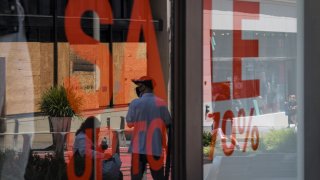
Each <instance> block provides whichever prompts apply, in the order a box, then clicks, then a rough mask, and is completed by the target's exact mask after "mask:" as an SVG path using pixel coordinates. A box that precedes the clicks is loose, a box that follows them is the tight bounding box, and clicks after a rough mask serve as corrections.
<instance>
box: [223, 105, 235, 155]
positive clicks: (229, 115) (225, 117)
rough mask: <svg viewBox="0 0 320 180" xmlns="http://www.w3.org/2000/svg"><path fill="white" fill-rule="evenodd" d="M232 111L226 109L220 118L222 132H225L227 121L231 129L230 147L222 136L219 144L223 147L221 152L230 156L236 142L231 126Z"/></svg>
mask: <svg viewBox="0 0 320 180" xmlns="http://www.w3.org/2000/svg"><path fill="white" fill-rule="evenodd" d="M233 118H234V115H233V112H232V111H231V110H228V111H226V112H225V113H224V115H223V119H222V132H223V134H227V133H226V131H227V121H230V122H231V126H230V127H231V129H232V133H231V145H230V147H229V146H227V140H226V138H222V139H221V144H222V148H223V152H224V154H225V155H226V156H230V155H232V153H233V151H234V146H235V144H236V142H235V139H236V135H235V132H234V128H233Z"/></svg>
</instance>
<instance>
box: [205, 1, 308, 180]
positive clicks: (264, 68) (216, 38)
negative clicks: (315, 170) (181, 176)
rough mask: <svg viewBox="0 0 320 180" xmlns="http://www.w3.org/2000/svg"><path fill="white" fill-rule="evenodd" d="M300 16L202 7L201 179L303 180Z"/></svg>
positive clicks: (292, 8) (286, 8) (247, 5)
mask: <svg viewBox="0 0 320 180" xmlns="http://www.w3.org/2000/svg"><path fill="white" fill-rule="evenodd" d="M297 10H298V8H297V3H296V1H227V0H206V1H204V7H203V20H204V23H203V119H204V120H203V169H204V171H203V172H204V179H223V180H225V179H277V178H279V179H282V178H283V179H297V178H298V175H297V172H298V169H297V167H298V166H297V163H298V162H297V159H298V156H300V155H299V154H298V153H297V149H298V142H297V137H298V136H299V133H298V132H300V131H299V125H300V122H301V120H299V119H298V114H299V112H301V111H302V109H303V107H301V105H300V104H299V102H298V101H297V96H298V92H297V83H298V81H297V62H298V61H301V59H298V58H297V52H298V51H299V49H297V34H298V32H297V27H298V26H297V17H298V15H297V14H298V13H297Z"/></svg>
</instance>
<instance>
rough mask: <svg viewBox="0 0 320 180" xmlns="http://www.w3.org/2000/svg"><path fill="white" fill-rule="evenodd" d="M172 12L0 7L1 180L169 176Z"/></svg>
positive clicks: (106, 6) (88, 2) (124, 6)
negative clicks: (137, 89) (168, 146)
mask: <svg viewBox="0 0 320 180" xmlns="http://www.w3.org/2000/svg"><path fill="white" fill-rule="evenodd" d="M168 3H169V2H167V1H152V2H150V1H142V0H108V1H100V0H96V1H94V0H82V1H78V0H0V115H1V116H0V179H33V178H35V179H46V178H48V177H50V178H52V179H77V178H79V177H82V178H83V179H101V178H103V179H122V178H121V177H122V176H123V179H131V177H136V176H141V177H140V178H142V177H144V178H148V179H151V178H154V179H163V176H164V175H168V174H167V173H166V174H165V173H164V171H165V169H166V172H170V166H169V165H166V166H164V165H165V164H166V162H167V160H166V159H167V157H168V156H167V154H168V152H169V149H167V148H166V147H167V144H168V135H167V134H168V131H169V128H168V127H169V126H170V125H171V117H170V114H171V113H170V112H169V107H168V105H167V104H169V103H170V99H169V98H168V97H169V91H168V89H169V88H168V87H169V82H170V81H169V78H170V76H169V72H170V65H169V59H170V57H169V52H170V51H169V48H170V42H169V37H170V23H169V22H168V21H170V19H171V18H170V17H169V15H170V13H169V8H170V5H169V4H168ZM133 80H135V81H133ZM137 87H138V88H139V91H140V93H138V92H137V91H136V88H137ZM136 145H137V148H136ZM167 164H168V163H167ZM13 168H14V169H15V171H12V169H13ZM151 172H152V173H151Z"/></svg>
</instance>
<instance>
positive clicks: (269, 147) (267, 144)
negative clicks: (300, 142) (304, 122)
mask: <svg viewBox="0 0 320 180" xmlns="http://www.w3.org/2000/svg"><path fill="white" fill-rule="evenodd" d="M261 140H262V141H261V143H260V147H259V149H260V150H263V151H272V152H283V153H291V152H296V150H297V146H296V145H297V134H296V133H295V131H294V129H291V128H290V129H280V130H274V129H273V130H270V132H268V133H266V134H264V135H263V137H262V139H261Z"/></svg>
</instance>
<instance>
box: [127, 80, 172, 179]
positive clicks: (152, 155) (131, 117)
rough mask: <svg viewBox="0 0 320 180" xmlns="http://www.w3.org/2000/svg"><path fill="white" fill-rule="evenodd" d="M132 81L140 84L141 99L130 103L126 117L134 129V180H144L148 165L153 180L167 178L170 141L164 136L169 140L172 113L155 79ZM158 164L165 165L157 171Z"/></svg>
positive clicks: (132, 171) (137, 91)
mask: <svg viewBox="0 0 320 180" xmlns="http://www.w3.org/2000/svg"><path fill="white" fill-rule="evenodd" d="M132 82H133V83H135V84H136V85H137V87H136V89H135V90H136V94H137V96H138V98H137V99H134V100H133V101H132V102H131V103H130V105H129V110H128V114H127V116H126V122H127V125H128V127H129V128H131V127H133V134H132V140H131V144H130V147H129V152H130V153H132V162H131V178H132V179H133V180H136V179H137V180H140V179H142V178H143V174H144V172H145V170H146V164H147V163H148V164H149V165H150V171H151V175H152V177H153V179H157V180H161V179H165V175H164V167H163V164H164V163H163V157H164V154H163V153H164V152H163V149H164V148H165V147H166V144H167V142H166V138H163V137H166V129H167V128H169V126H170V125H171V116H170V113H169V111H168V108H167V105H166V103H165V101H164V100H162V99H160V98H159V97H157V96H156V95H155V94H154V93H153V89H154V87H155V81H154V80H153V79H152V78H151V77H148V76H143V77H141V78H139V79H135V80H132ZM154 127H156V128H154ZM150 132H151V134H150ZM156 161H157V162H156ZM159 161H160V162H159ZM155 162H156V163H157V164H161V165H162V166H161V167H156V168H155Z"/></svg>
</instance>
